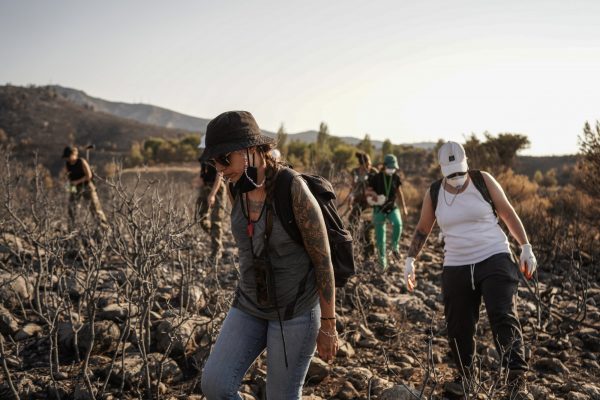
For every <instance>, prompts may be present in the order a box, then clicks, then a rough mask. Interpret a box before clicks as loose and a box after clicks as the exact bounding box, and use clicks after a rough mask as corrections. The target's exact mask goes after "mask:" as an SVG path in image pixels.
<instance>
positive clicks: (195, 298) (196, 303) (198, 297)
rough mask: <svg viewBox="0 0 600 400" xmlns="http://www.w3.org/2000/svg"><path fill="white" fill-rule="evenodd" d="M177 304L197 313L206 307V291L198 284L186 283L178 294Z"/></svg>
mask: <svg viewBox="0 0 600 400" xmlns="http://www.w3.org/2000/svg"><path fill="white" fill-rule="evenodd" d="M176 300H177V304H179V306H180V307H181V308H182V309H184V308H185V309H186V310H187V312H191V313H197V312H199V311H200V310H202V309H203V308H204V307H206V298H205V296H204V292H203V291H202V289H200V288H199V287H198V286H195V285H185V286H184V288H183V290H182V291H180V292H179V293H178V294H177V296H176Z"/></svg>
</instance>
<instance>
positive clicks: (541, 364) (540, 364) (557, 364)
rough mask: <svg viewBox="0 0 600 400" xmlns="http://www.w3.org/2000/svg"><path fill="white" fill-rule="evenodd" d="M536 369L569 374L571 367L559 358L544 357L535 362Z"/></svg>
mask: <svg viewBox="0 0 600 400" xmlns="http://www.w3.org/2000/svg"><path fill="white" fill-rule="evenodd" d="M533 366H534V367H535V369H537V370H540V371H549V372H553V373H555V374H561V375H563V374H565V375H568V374H569V369H568V368H567V367H566V366H565V365H564V364H563V363H562V361H560V360H559V359H558V358H549V357H548V358H542V359H540V360H538V361H536V362H535V364H533Z"/></svg>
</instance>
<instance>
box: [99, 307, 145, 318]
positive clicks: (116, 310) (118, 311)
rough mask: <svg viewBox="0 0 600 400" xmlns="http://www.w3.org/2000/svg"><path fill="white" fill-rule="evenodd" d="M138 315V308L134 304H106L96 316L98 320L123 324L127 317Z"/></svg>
mask: <svg viewBox="0 0 600 400" xmlns="http://www.w3.org/2000/svg"><path fill="white" fill-rule="evenodd" d="M130 313H131V316H135V315H137V313H138V307H137V306H136V305H135V304H127V303H125V304H116V303H114V304H108V305H107V306H106V307H104V308H103V309H102V310H101V311H100V312H98V314H97V318H98V319H100V320H109V321H114V322H124V321H125V320H127V318H128V317H129V314H130Z"/></svg>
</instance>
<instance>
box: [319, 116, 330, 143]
mask: <svg viewBox="0 0 600 400" xmlns="http://www.w3.org/2000/svg"><path fill="white" fill-rule="evenodd" d="M328 140H329V127H328V126H327V124H326V123H325V122H321V124H320V125H319V132H318V133H317V146H318V147H319V148H322V147H323V146H325V145H327V141H328Z"/></svg>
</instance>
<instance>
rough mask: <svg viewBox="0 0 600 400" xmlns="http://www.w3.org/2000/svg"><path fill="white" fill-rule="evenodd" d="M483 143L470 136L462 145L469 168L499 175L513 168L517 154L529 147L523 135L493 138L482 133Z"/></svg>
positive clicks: (527, 140) (503, 135) (488, 134)
mask: <svg viewBox="0 0 600 400" xmlns="http://www.w3.org/2000/svg"><path fill="white" fill-rule="evenodd" d="M483 136H484V137H485V142H482V141H481V140H479V138H477V136H475V135H474V134H471V136H470V137H468V138H467V141H466V143H465V145H464V147H465V152H466V153H467V158H468V159H469V167H470V168H475V169H483V170H489V171H492V172H494V173H499V172H502V171H505V170H507V169H510V168H512V167H513V165H514V162H515V160H516V158H517V153H518V152H519V151H520V150H522V149H525V148H527V147H529V144H530V143H529V139H528V138H527V136H525V135H520V134H515V133H501V134H499V135H498V136H493V135H492V134H490V133H489V132H484V134H483Z"/></svg>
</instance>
